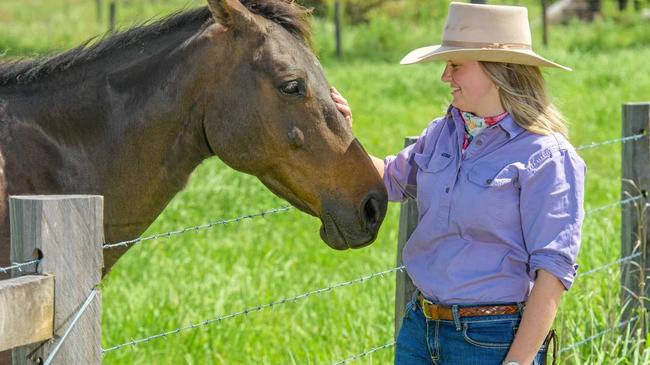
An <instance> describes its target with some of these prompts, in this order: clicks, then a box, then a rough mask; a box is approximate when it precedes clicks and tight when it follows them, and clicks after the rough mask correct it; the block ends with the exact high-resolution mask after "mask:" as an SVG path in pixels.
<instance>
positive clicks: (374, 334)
mask: <svg viewBox="0 0 650 365" xmlns="http://www.w3.org/2000/svg"><path fill="white" fill-rule="evenodd" d="M202 4H203V2H202V1H198V0H194V1H187V2H185V1H182V0H174V1H171V0H170V1H166V2H165V1H128V2H127V1H123V2H121V3H120V6H119V8H118V20H119V24H121V25H122V27H125V26H127V25H128V24H133V23H137V22H140V21H142V20H144V19H147V18H149V17H151V16H162V15H165V14H168V13H169V12H171V11H172V10H174V9H178V8H182V7H184V6H189V7H191V6H198V5H202ZM534 4H536V2H531V4H530V5H531V10H530V14H531V21H532V24H533V26H534V27H538V24H539V22H538V19H537V17H535V15H534V14H537V12H538V9H537V8H535V7H534ZM607 6H608V9H607V10H608V12H609V13H610V15H609V16H608V17H606V18H605V19H602V20H600V21H597V22H596V23H594V24H582V23H578V22H572V23H570V25H568V26H553V27H551V30H550V44H551V47H549V48H548V49H544V48H543V47H541V45H540V43H539V40H540V39H541V37H540V36H539V29H538V28H534V40H535V44H534V47H535V49H537V50H538V51H539V52H540V53H542V54H543V55H544V56H546V57H548V58H550V59H553V60H556V61H557V62H560V63H562V64H565V65H568V66H571V67H573V68H574V70H575V71H574V72H571V73H567V72H563V71H560V70H546V71H545V73H546V76H547V79H548V82H549V87H550V89H551V93H552V94H553V95H554V97H555V100H556V102H557V104H558V105H559V107H560V109H561V111H562V112H563V113H565V114H566V116H567V119H568V120H570V121H571V141H572V142H573V143H574V144H575V145H581V144H585V143H589V142H592V141H599V140H604V139H609V138H617V137H620V135H621V121H620V119H621V118H620V115H621V104H622V103H625V102H629V101H648V99H650V75H649V74H650V73H649V72H648V71H650V70H649V69H648V64H647V60H648V59H650V35H649V33H650V32H649V31H648V23H647V22H644V21H642V20H641V19H640V18H639V17H638V16H637V15H635V14H632V13H630V12H628V13H625V14H617V13H616V12H614V11H613V10H612V9H610V8H609V5H607ZM94 9H95V8H94V2H93V1H89V0H56V1H54V0H50V1H45V0H29V1H26V0H3V2H2V3H0V50H2V51H4V52H5V55H6V57H21V56H31V55H35V54H39V55H40V54H45V53H51V52H56V51H60V50H64V49H67V48H70V47H72V46H74V45H76V44H79V43H80V42H82V41H83V40H85V39H87V38H88V37H90V36H92V35H94V34H98V33H101V32H103V30H104V29H106V24H105V22H102V23H97V22H96V20H95V14H94V11H95V10H94ZM400 14H402V15H400ZM403 14H406V15H403ZM409 17H410V15H408V13H399V14H396V15H395V14H393V15H392V16H385V15H381V14H376V15H375V17H374V18H373V21H372V22H371V23H370V24H367V25H363V26H360V27H356V28H346V29H345V30H344V31H345V33H344V40H345V44H344V50H345V52H346V53H345V59H344V60H342V61H340V60H336V59H335V58H333V56H332V54H333V29H332V25H331V23H330V22H328V21H325V20H317V21H316V22H315V31H314V39H315V48H316V52H317V53H318V54H319V55H320V57H321V59H322V63H323V65H324V68H325V71H326V74H327V76H328V79H329V81H330V82H331V83H332V84H333V85H336V86H337V88H338V89H339V90H341V91H342V92H343V93H344V94H345V95H346V97H347V98H348V100H349V101H350V103H351V105H352V107H353V110H354V121H355V125H354V129H355V133H356V134H357V136H358V137H359V139H360V140H361V142H362V143H363V144H364V146H365V147H366V148H367V150H368V151H369V152H370V153H372V154H375V155H378V156H383V155H386V154H390V153H395V152H396V151H398V150H399V149H400V148H401V146H402V144H403V138H402V137H403V136H408V135H415V134H419V133H420V132H421V131H422V129H423V128H424V127H425V126H426V124H427V122H428V121H429V120H431V119H433V118H434V117H436V116H439V115H441V113H443V112H444V110H445V108H446V106H447V105H448V103H449V101H450V97H449V91H448V88H447V87H446V86H445V85H443V84H442V83H441V82H440V81H439V75H440V73H441V71H442V66H441V65H440V64H436V63H432V64H426V65H417V66H409V67H404V66H399V65H398V64H397V63H398V61H399V59H400V57H401V56H402V55H403V54H404V53H406V52H407V51H408V50H410V49H411V48H414V47H418V46H422V45H427V44H434V43H436V41H438V40H439V37H440V30H441V29H442V22H443V21H442V19H426V18H422V19H415V20H413V21H410V22H406V20H405V19H406V18H409ZM582 156H583V158H584V159H585V160H586V162H587V165H588V179H587V191H586V196H587V203H586V204H587V208H588V209H589V208H594V207H598V206H601V205H603V204H607V203H611V202H615V201H617V200H618V199H619V197H620V186H621V182H620V164H621V158H620V145H616V144H614V145H608V146H603V147H600V148H597V149H593V150H586V151H584V152H582ZM283 204H285V202H283V201H282V200H281V199H279V198H277V197H275V196H273V195H272V194H271V193H270V192H268V191H267V190H266V189H265V188H264V187H263V186H262V185H261V184H260V183H259V182H258V181H257V180H256V179H255V178H254V177H251V176H248V175H244V174H241V173H238V172H235V171H232V170H230V169H229V168H228V167H226V166H225V165H224V164H223V163H222V162H220V161H219V160H218V159H210V160H207V161H205V162H204V163H203V164H202V165H201V166H200V167H199V168H198V170H197V171H196V172H195V173H194V174H193V176H192V179H191V181H190V183H189V185H188V187H187V188H186V189H185V190H184V191H183V192H181V193H180V194H179V195H178V196H177V197H176V198H174V200H172V202H171V203H170V204H169V206H168V207H167V208H166V210H165V211H164V212H163V214H162V215H161V216H160V217H159V218H158V220H156V222H155V223H154V224H153V225H152V226H151V227H150V229H149V231H148V232H147V234H149V233H155V232H164V231H168V230H172V229H176V228H179V227H185V226H190V225H196V224H201V223H204V222H207V221H210V220H215V219H219V218H228V217H235V216H239V215H242V214H247V213H252V212H258V211H262V210H265V209H268V208H271V207H277V206H281V205H283ZM397 215H398V209H397V206H396V205H393V206H391V207H390V208H389V212H388V215H387V217H386V220H385V223H384V225H383V226H382V228H381V231H380V234H379V237H378V239H377V241H376V242H375V243H374V244H373V245H372V246H370V247H368V248H365V249H362V250H358V251H351V252H335V251H333V250H331V249H329V248H327V247H326V246H325V245H324V244H323V243H322V242H321V241H320V238H319V236H318V226H319V224H318V222H317V221H316V220H315V219H313V218H311V217H308V216H305V215H303V214H300V213H298V212H297V211H295V210H293V211H290V212H287V213H282V214H277V215H273V216H269V217H266V218H263V219H255V220H252V221H247V222H242V223H239V224H231V225H227V226H218V227H216V228H214V229H211V230H206V231H200V232H196V233H191V234H185V235H182V236H177V237H173V238H170V239H166V240H164V239H161V240H158V241H155V242H148V243H144V244H142V245H139V246H137V247H134V248H132V249H131V250H130V251H129V253H128V254H127V255H126V256H124V258H123V259H121V260H120V262H119V263H118V264H117V266H116V267H115V268H114V270H113V271H112V273H111V274H110V275H109V276H108V277H107V278H106V279H105V280H104V282H103V284H102V289H103V293H104V296H103V300H104V305H103V307H104V313H103V340H102V341H103V344H104V346H105V347H110V346H112V345H115V344H118V343H123V342H127V341H129V340H131V339H134V338H140V337H143V336H147V335H151V334H155V333H158V332H164V331H166V330H170V329H174V328H177V327H181V326H185V325H187V324H189V323H190V322H197V321H199V320H202V319H208V318H213V317H217V316H219V315H222V314H227V313H230V312H235V311H238V310H241V309H243V308H246V307H249V306H254V305H257V304H261V303H266V302H271V301H273V300H276V299H278V298H282V297H285V296H292V295H295V294H300V293H302V292H306V291H309V290H312V289H317V288H320V287H324V286H327V285H330V284H332V283H336V282H339V281H346V280H350V279H354V278H357V277H360V276H363V275H365V274H368V273H372V272H376V271H381V270H384V269H386V268H390V267H393V266H394V265H395V251H396V249H395V243H396V239H397V220H398V216H397ZM619 257H620V212H619V210H618V209H611V210H607V211H603V212H600V213H597V214H594V215H592V216H589V217H588V218H587V220H586V222H585V225H584V229H583V245H582V249H581V253H580V256H579V260H578V261H579V264H580V270H581V271H586V270H589V269H592V268H595V267H598V266H600V265H603V264H606V263H608V262H611V261H614V260H616V259H617V258H619ZM619 275H620V274H619V269H618V267H617V266H612V267H610V268H609V269H608V270H604V271H600V272H598V273H596V274H594V275H591V276H587V277H584V278H580V277H579V278H578V279H577V280H576V283H575V285H574V287H573V288H572V289H571V291H569V292H568V293H566V294H565V296H564V299H563V303H562V307H561V311H560V315H559V317H558V320H557V321H556V327H557V328H558V329H559V330H560V335H561V338H562V343H561V344H562V346H568V345H571V344H573V343H576V342H578V341H580V340H581V339H584V338H587V337H589V336H591V335H593V334H596V333H598V332H600V331H602V330H605V329H607V328H610V327H612V326H614V325H615V324H616V323H617V321H618V320H619V315H620V312H621V305H620V300H619V297H620V284H619V283H620V281H619ZM394 290H395V288H394V282H393V278H392V277H386V278H377V279H373V280H371V281H369V282H367V283H364V284H360V285H353V286H349V287H345V288H341V289H337V290H334V291H332V292H329V293H327V294H323V295H320V296H314V297H310V298H307V299H305V300H303V301H300V302H297V303H293V304H287V305H283V306H278V307H275V308H273V309H270V310H265V311H262V312H259V313H251V314H249V315H248V316H244V317H238V318H235V319H231V320H227V321H223V322H220V323H215V324H212V325H209V326H204V327H202V328H200V329H196V330H191V331H188V332H185V333H181V334H178V335H174V336H171V337H170V338H167V339H161V340H154V341H151V342H149V343H146V344H142V345H139V346H136V347H132V348H131V347H128V348H126V349H121V350H118V351H115V352H111V353H107V354H106V355H105V356H104V363H106V364H149V363H153V362H155V363H161V364H220V363H223V364H328V363H333V362H335V361H337V360H340V359H343V358H346V357H348V356H350V355H353V354H355V353H359V352H362V351H363V350H366V349H369V348H371V347H374V346H378V345H381V344H384V343H386V342H389V341H391V340H392V338H393V305H394V299H393V295H394ZM638 340H639V339H638V338H637V337H636V334H635V333H634V332H625V331H623V332H621V331H613V332H611V333H608V334H606V335H603V336H601V337H598V338H596V339H594V340H593V341H590V342H588V343H585V344H584V345H582V346H580V347H578V348H576V349H575V350H572V351H568V352H565V353H564V354H563V356H562V358H563V360H564V361H563V362H562V363H565V364H649V363H650V357H649V355H648V353H647V352H640V351H639V349H638V346H637V344H638V343H639V341H638ZM391 358H392V349H387V350H382V351H379V352H377V353H374V354H372V355H371V356H368V357H366V358H363V359H361V360H358V361H357V362H356V363H359V364H387V363H390V362H391ZM625 358H629V360H625Z"/></svg>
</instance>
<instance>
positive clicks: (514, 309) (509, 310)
mask: <svg viewBox="0 0 650 365" xmlns="http://www.w3.org/2000/svg"><path fill="white" fill-rule="evenodd" d="M417 300H418V304H419V305H420V308H422V312H423V313H424V316H425V317H427V318H428V319H433V320H446V321H453V320H454V315H453V312H452V308H451V307H448V306H444V305H440V304H434V303H432V302H431V301H429V300H427V299H426V298H424V297H423V296H422V294H420V293H418V295H417ZM519 310H520V309H519V306H516V305H490V306H476V307H459V308H458V315H459V316H460V317H476V316H495V315H503V314H515V313H519Z"/></svg>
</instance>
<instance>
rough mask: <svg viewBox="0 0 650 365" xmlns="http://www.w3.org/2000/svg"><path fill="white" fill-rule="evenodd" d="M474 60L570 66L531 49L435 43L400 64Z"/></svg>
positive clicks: (560, 66) (407, 57)
mask: <svg viewBox="0 0 650 365" xmlns="http://www.w3.org/2000/svg"><path fill="white" fill-rule="evenodd" d="M453 60H459V61H460V60H474V61H487V62H504V63H515V64H522V65H532V66H546V67H557V68H560V69H563V70H565V71H572V70H571V68H569V67H566V66H562V65H560V64H558V63H555V62H553V61H549V60H547V59H546V58H544V57H542V56H540V55H538V54H537V53H535V52H533V51H531V50H522V49H495V48H459V47H448V46H443V45H435V46H428V47H422V48H417V49H415V50H413V51H411V52H409V54H407V55H406V56H404V58H403V59H402V61H400V63H401V64H402V65H410V64H414V63H424V62H431V61H453Z"/></svg>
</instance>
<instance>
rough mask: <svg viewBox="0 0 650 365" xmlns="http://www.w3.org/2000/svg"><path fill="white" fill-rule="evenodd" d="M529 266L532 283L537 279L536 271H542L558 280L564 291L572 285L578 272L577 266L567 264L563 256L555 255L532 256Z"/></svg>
mask: <svg viewBox="0 0 650 365" xmlns="http://www.w3.org/2000/svg"><path fill="white" fill-rule="evenodd" d="M529 264H530V271H529V276H530V279H531V280H532V281H535V279H536V278H537V270H539V269H543V270H545V271H547V272H549V273H550V274H552V275H553V276H555V277H556V278H558V279H559V280H560V282H561V283H562V285H564V288H565V289H566V290H569V289H570V288H571V285H573V280H574V279H575V277H576V273H577V270H578V265H577V264H575V263H573V262H569V261H568V260H567V259H566V258H565V257H564V256H561V255H557V254H555V255H553V254H546V253H536V254H533V255H532V256H531V257H530V263H529Z"/></svg>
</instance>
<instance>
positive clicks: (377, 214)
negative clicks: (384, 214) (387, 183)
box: [363, 195, 381, 229]
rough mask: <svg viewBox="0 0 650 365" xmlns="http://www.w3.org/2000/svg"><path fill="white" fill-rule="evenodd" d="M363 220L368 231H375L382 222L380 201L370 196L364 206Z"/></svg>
mask: <svg viewBox="0 0 650 365" xmlns="http://www.w3.org/2000/svg"><path fill="white" fill-rule="evenodd" d="M363 218H364V221H365V222H366V226H367V227H368V229H374V228H376V226H377V225H378V224H379V222H380V221H381V210H380V208H379V199H377V198H376V197H374V196H372V195H371V196H369V197H368V199H366V203H365V204H364V205H363Z"/></svg>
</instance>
